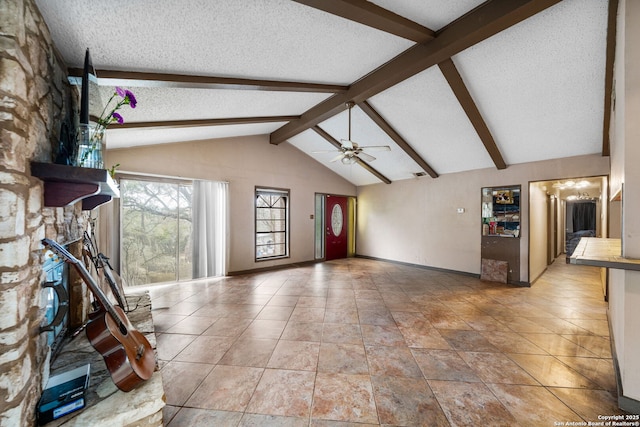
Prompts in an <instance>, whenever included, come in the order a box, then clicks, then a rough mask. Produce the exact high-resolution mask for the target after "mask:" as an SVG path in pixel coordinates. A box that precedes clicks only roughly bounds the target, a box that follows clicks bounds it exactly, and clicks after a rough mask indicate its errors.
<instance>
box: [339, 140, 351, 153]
mask: <svg viewBox="0 0 640 427" xmlns="http://www.w3.org/2000/svg"><path fill="white" fill-rule="evenodd" d="M340 145H342V148H345V149H347V150H353V141H351V140H350V139H341V140H340Z"/></svg>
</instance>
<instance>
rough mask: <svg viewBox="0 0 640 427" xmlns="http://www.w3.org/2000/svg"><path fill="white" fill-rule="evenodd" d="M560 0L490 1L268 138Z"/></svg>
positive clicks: (307, 124)
mask: <svg viewBox="0 0 640 427" xmlns="http://www.w3.org/2000/svg"><path fill="white" fill-rule="evenodd" d="M559 1H560V0H493V1H490V2H486V3H483V4H482V5H480V6H479V7H477V8H476V9H474V10H472V11H471V12H469V13H468V14H466V15H464V16H462V17H461V18H459V19H457V20H456V21H454V22H452V23H451V24H449V25H447V26H446V27H445V28H443V29H442V30H440V31H438V32H437V33H436V37H435V38H434V39H432V40H431V41H428V42H425V43H421V44H416V45H415V46H413V47H411V48H409V49H408V50H406V51H405V52H403V53H401V54H400V55H398V56H397V57H395V58H394V59H392V60H391V61H389V62H387V63H386V64H384V65H382V66H380V67H379V68H377V69H376V70H374V71H372V72H371V73H369V74H368V75H366V76H364V77H363V78H361V79H360V80H358V81H356V82H354V83H353V84H352V85H351V86H350V87H349V89H348V90H347V92H346V93H337V94H335V95H333V96H332V97H330V98H328V99H326V100H325V101H323V102H321V103H320V104H317V105H316V106H314V107H312V108H311V109H309V110H307V111H306V112H304V113H303V114H302V115H301V116H300V118H299V119H297V120H293V121H291V122H289V123H287V124H286V125H284V126H282V127H281V128H279V129H277V130H276V131H274V132H272V133H271V135H270V142H271V143H272V144H280V143H282V142H284V141H286V140H287V139H288V138H291V137H293V136H295V135H297V134H299V133H301V132H304V131H305V130H307V129H310V128H312V127H313V126H316V125H317V124H319V123H321V122H322V121H324V120H326V119H328V118H330V117H332V116H334V115H335V114H338V113H339V112H341V111H343V110H344V109H345V108H346V107H345V104H346V102H348V101H352V102H355V103H356V104H360V103H362V102H363V101H366V100H367V99H369V98H371V97H372V96H374V95H377V94H378V93H380V92H382V91H384V90H386V89H388V88H390V87H392V86H394V85H396V84H398V83H400V82H402V81H404V80H406V79H408V78H409V77H412V76H414V75H416V74H418V73H420V72H422V71H424V70H426V69H427V68H429V67H432V66H433V65H436V64H439V63H440V62H443V61H445V60H447V59H449V58H451V57H452V56H453V55H455V54H457V53H459V52H462V51H463V50H465V49H466V48H468V47H471V46H473V45H475V44H476V43H479V42H481V41H483V40H485V39H487V38H489V37H491V36H493V35H495V34H497V33H499V32H501V31H503V30H505V29H507V28H509V27H511V26H513V25H515V24H517V23H519V22H522V21H524V20H525V19H527V18H529V17H531V16H533V15H535V14H537V13H539V12H541V11H543V10H545V9H546V8H548V7H550V6H553V5H554V4H556V3H558V2H559Z"/></svg>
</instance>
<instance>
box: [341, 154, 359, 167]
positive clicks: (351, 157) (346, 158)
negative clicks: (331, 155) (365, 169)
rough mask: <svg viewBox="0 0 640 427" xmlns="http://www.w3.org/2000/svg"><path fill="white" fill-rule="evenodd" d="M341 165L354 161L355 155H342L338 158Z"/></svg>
mask: <svg viewBox="0 0 640 427" xmlns="http://www.w3.org/2000/svg"><path fill="white" fill-rule="evenodd" d="M340 161H341V162H342V164H343V165H352V164H354V163H355V162H356V157H355V156H344V157H343V158H342V160H340Z"/></svg>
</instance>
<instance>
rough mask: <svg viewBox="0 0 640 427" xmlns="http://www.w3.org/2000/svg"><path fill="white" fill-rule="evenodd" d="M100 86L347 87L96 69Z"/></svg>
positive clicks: (73, 76) (73, 72)
mask: <svg viewBox="0 0 640 427" xmlns="http://www.w3.org/2000/svg"><path fill="white" fill-rule="evenodd" d="M96 75H97V76H98V84H99V85H100V86H129V87H159V88H182V89H185V88H186V89H194V88H195V89H235V90H264V91H284V92H314V93H340V92H346V91H347V89H348V86H341V85H328V84H319V83H303V82H287V81H277V80H253V79H240V78H230V77H213V76H192V75H187V74H160V73H138V72H132V71H117V70H96ZM69 77H70V79H69V80H70V81H71V82H72V83H75V84H80V82H81V80H80V79H81V78H82V69H80V68H70V69H69Z"/></svg>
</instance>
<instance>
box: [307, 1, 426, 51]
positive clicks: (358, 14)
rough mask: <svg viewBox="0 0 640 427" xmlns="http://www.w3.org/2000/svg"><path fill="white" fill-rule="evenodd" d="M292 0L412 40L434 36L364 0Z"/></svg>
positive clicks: (408, 20)
mask: <svg viewBox="0 0 640 427" xmlns="http://www.w3.org/2000/svg"><path fill="white" fill-rule="evenodd" d="M294 1H295V2H296V3H301V4H304V5H306V6H310V7H313V8H315V9H319V10H322V11H324V12H327V13H331V14H332V15H337V16H340V17H341V18H345V19H348V20H350V21H355V22H358V23H360V24H363V25H366V26H368V27H372V28H376V29H378V30H381V31H384V32H386V33H390V34H394V35H396V36H398V37H402V38H404V39H407V40H411V41H414V42H418V43H424V42H426V41H428V40H431V39H432V38H434V37H435V32H434V31H432V30H430V29H429V28H426V27H423V26H422V25H420V24H418V23H416V22H413V21H411V20H410V19H407V18H405V17H403V16H400V15H398V14H395V13H393V12H391V11H389V10H387V9H384V8H382V7H380V6H378V5H376V4H373V3H371V2H369V1H366V0H294Z"/></svg>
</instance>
